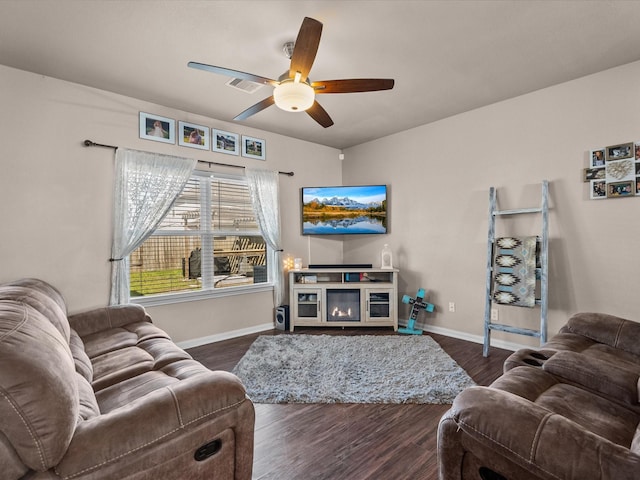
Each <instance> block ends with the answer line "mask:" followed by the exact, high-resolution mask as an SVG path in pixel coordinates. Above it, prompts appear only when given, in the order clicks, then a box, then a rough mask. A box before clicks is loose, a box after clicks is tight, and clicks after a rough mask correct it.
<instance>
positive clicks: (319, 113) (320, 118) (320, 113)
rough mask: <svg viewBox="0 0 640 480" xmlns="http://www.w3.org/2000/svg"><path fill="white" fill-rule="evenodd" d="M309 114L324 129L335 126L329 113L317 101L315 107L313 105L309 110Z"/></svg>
mask: <svg viewBox="0 0 640 480" xmlns="http://www.w3.org/2000/svg"><path fill="white" fill-rule="evenodd" d="M307 113H308V114H309V116H310V117H311V118H313V119H314V120H315V121H316V122H318V123H319V124H320V125H322V126H323V127H324V128H327V127H330V126H331V125H333V120H331V117H330V116H329V114H328V113H327V111H326V110H325V109H324V108H322V106H321V105H320V104H319V103H318V102H317V101H314V102H313V105H311V107H310V108H309V109H308V110H307Z"/></svg>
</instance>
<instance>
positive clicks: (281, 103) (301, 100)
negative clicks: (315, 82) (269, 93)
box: [273, 80, 316, 112]
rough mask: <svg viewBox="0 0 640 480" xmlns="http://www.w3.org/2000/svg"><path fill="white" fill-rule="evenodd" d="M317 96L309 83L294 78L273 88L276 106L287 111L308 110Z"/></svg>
mask: <svg viewBox="0 0 640 480" xmlns="http://www.w3.org/2000/svg"><path fill="white" fill-rule="evenodd" d="M315 97H316V93H315V91H314V90H313V88H312V87H311V86H310V85H309V84H308V83H304V82H296V81H294V80H285V81H284V82H282V83H280V84H279V85H276V87H275V89H274V90H273V99H274V100H275V103H276V106H277V107H278V108H281V109H282V110H285V111H287V112H304V111H305V110H308V109H309V108H310V107H311V105H313V102H314V101H315Z"/></svg>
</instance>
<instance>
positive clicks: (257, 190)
mask: <svg viewBox="0 0 640 480" xmlns="http://www.w3.org/2000/svg"><path fill="white" fill-rule="evenodd" d="M245 173H246V175H247V184H248V185H249V192H250V194H251V203H252V204H253V210H254V212H255V215H256V219H257V220H258V225H259V226H260V231H261V232H262V236H263V237H264V239H265V241H266V242H267V245H269V247H270V248H271V258H270V259H269V261H270V262H271V265H272V266H273V272H274V275H275V277H274V290H273V301H274V302H275V306H276V307H277V306H280V305H282V300H283V298H284V297H283V278H282V275H283V273H282V262H281V261H280V252H281V251H282V246H281V238H280V194H279V189H278V172H273V171H270V170H265V169H262V168H251V167H247V168H245Z"/></svg>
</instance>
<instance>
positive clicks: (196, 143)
mask: <svg viewBox="0 0 640 480" xmlns="http://www.w3.org/2000/svg"><path fill="white" fill-rule="evenodd" d="M178 145H181V146H183V147H191V148H199V149H200V150H209V127H204V126H202V125H196V124H195V123H188V122H182V121H179V122H178Z"/></svg>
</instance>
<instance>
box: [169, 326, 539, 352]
mask: <svg viewBox="0 0 640 480" xmlns="http://www.w3.org/2000/svg"><path fill="white" fill-rule="evenodd" d="M274 328H275V326H274V324H273V323H263V324H261V325H256V326H255V327H249V328H242V329H240V330H232V331H230V332H224V333H218V334H216V335H208V336H206V337H200V338H194V339H192V340H185V341H184V342H177V345H178V346H179V347H180V348H182V349H187V348H193V347H199V346H201V345H206V344H208V343H215V342H221V341H222V340H229V339H231V338H237V337H242V336H244V335H250V334H252V333H260V332H265V331H267V330H273V329H274ZM422 329H423V330H424V331H425V332H431V333H437V334H438V335H445V336H447V337H453V338H458V339H460V340H466V341H468V342H473V343H479V344H483V343H484V338H483V337H482V335H472V334H470V333H465V332H459V331H458V330H451V329H449V328H443V327H434V326H431V325H424V326H423V327H422ZM491 346H492V347H496V348H502V349H504V350H511V351H513V352H515V351H516V350H520V349H521V348H532V347H531V345H521V344H519V343H515V342H507V341H505V340H500V339H492V340H491Z"/></svg>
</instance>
